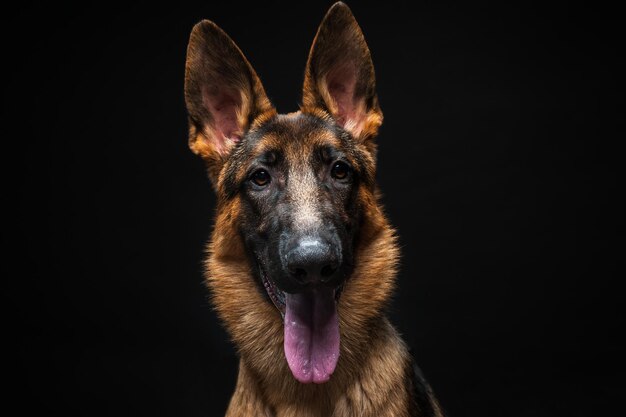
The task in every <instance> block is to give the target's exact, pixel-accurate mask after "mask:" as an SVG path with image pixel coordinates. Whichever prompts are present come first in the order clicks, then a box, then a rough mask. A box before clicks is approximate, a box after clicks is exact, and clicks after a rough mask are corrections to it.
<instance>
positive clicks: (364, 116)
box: [302, 2, 383, 140]
mask: <svg viewBox="0 0 626 417" xmlns="http://www.w3.org/2000/svg"><path fill="white" fill-rule="evenodd" d="M302 101H303V109H302V110H303V111H305V112H306V111H315V109H322V110H325V111H327V112H329V113H330V114H331V115H332V116H333V117H334V119H335V121H336V122H337V123H338V124H339V125H341V126H342V127H343V128H344V129H346V130H347V131H349V132H350V133H351V134H352V136H353V137H354V138H355V139H358V140H365V139H367V138H371V137H374V136H376V133H377V132H378V128H379V126H380V125H381V123H382V120H383V114H382V112H381V110H380V107H379V106H378V98H377V96H376V80H375V76H374V65H373V64H372V57H371V55H370V51H369V48H368V47H367V44H366V43H365V38H364V37H363V32H361V28H360V27H359V25H358V23H357V22H356V20H355V19H354V16H353V15H352V12H351V11H350V9H349V8H348V6H346V5H345V4H344V3H341V2H339V3H335V4H334V5H333V6H332V7H331V8H330V10H329V11H328V13H327V14H326V17H324V20H323V21H322V23H321V25H320V27H319V29H318V31H317V35H316V36H315V39H314V40H313V46H312V47H311V52H310V53H309V60H308V62H307V67H306V72H305V76H304V89H303V100H302Z"/></svg>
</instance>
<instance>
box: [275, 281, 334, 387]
mask: <svg viewBox="0 0 626 417" xmlns="http://www.w3.org/2000/svg"><path fill="white" fill-rule="evenodd" d="M285 296H286V298H285V304H286V308H285V357H286V358H287V363H288V364H289V369H291V373H292V374H293V376H294V377H295V378H296V379H297V380H298V381H300V382H303V383H305V384H306V383H310V382H315V383H316V384H321V383H323V382H326V381H328V380H329V379H330V375H331V374H332V373H333V372H334V371H335V366H336V365H337V359H339V320H338V318H337V308H336V306H335V292H334V291H333V290H330V289H320V290H315V291H310V292H306V293H303V294H285Z"/></svg>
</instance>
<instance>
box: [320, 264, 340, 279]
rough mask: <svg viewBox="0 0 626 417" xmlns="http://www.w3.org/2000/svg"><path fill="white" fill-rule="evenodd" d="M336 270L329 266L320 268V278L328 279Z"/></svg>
mask: <svg viewBox="0 0 626 417" xmlns="http://www.w3.org/2000/svg"><path fill="white" fill-rule="evenodd" d="M336 270H337V268H333V267H332V266H331V265H326V266H325V267H323V268H322V271H321V274H322V277H323V278H328V277H329V276H331V275H332V274H334V273H335V271H336Z"/></svg>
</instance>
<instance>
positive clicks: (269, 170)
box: [185, 3, 382, 383]
mask: <svg viewBox="0 0 626 417" xmlns="http://www.w3.org/2000/svg"><path fill="white" fill-rule="evenodd" d="M185 99H186V103H187V108H188V112H189V122H190V123H189V124H190V141H189V145H190V147H191V149H192V150H193V151H194V152H195V153H196V154H198V155H200V156H201V157H202V158H203V159H204V160H205V161H206V162H207V166H208V170H209V177H210V178H211V181H212V183H213V186H214V188H215V190H216V192H217V194H218V205H219V208H218V212H222V213H224V212H226V213H228V214H227V215H225V216H230V217H229V220H228V221H229V222H230V224H231V225H233V227H234V228H235V229H236V233H235V234H234V236H232V239H236V240H240V241H241V245H240V246H241V248H242V251H243V252H244V253H245V256H246V259H247V262H248V264H249V266H250V269H251V271H252V274H253V275H254V278H255V279H256V282H257V284H258V285H259V288H260V289H261V288H262V290H261V291H264V292H265V293H266V294H267V298H266V299H267V302H268V303H273V304H274V305H275V306H276V307H277V309H278V310H279V311H280V312H281V313H282V314H283V315H284V323H285V333H284V336H285V340H284V343H285V344H284V348H285V354H286V357H287V360H288V363H289V366H290V368H291V370H292V373H293V375H294V376H295V377H296V378H297V379H298V380H300V381H301V382H318V383H319V382H325V381H326V380H328V378H329V377H330V374H332V372H333V370H334V368H335V364H336V362H337V358H338V355H339V327H338V317H337V311H336V303H337V300H338V299H339V296H340V294H341V291H342V288H343V286H344V284H345V283H346V281H347V280H350V279H351V276H352V273H353V271H354V265H355V251H356V246H357V241H358V240H359V239H360V238H362V236H361V234H362V233H363V231H362V229H363V224H364V218H365V217H366V214H365V212H366V211H367V210H369V209H371V207H370V206H371V204H372V201H374V200H375V199H376V197H375V194H376V192H375V190H376V188H375V187H376V186H375V183H374V174H375V152H376V146H375V143H374V137H375V136H376V134H377V131H378V128H379V126H380V124H381V123H382V113H381V110H380V108H379V105H378V100H377V96H376V90H375V77H374V67H373V65H372V59H371V57H370V52H369V49H368V47H367V45H366V43H365V40H364V37H363V34H362V32H361V29H360V28H359V26H358V24H357V23H356V20H355V19H354V17H353V15H352V13H351V12H350V9H349V8H348V7H347V6H345V5H344V4H343V3H337V4H336V5H334V6H333V7H332V8H331V9H330V11H329V12H328V14H327V15H326V17H325V18H324V20H323V22H322V24H321V25H320V27H319V30H318V33H317V36H316V37H315V40H314V42H313V46H312V47H311V51H310V54H309V59H308V63H307V66H306V72H305V80H304V88H303V97H302V103H303V104H302V107H301V109H300V111H299V112H296V113H291V114H287V115H278V114H277V113H276V111H275V110H274V108H273V107H272V105H271V103H270V102H269V100H268V98H267V96H266V94H265V91H264V89H263V86H262V84H261V82H260V80H259V78H258V77H257V75H256V73H255V71H254V70H253V68H252V66H251V65H250V63H249V62H248V61H247V60H246V58H245V57H244V55H243V54H242V52H241V51H240V50H239V48H238V47H237V46H236V45H235V43H234V42H233V41H232V40H231V39H230V38H229V37H228V36H227V35H226V34H225V33H224V32H223V31H222V30H221V29H220V28H219V27H217V26H216V25H215V24H214V23H212V22H210V21H203V22H201V23H199V24H197V25H196V26H195V27H194V29H193V31H192V33H191V38H190V41H189V47H188V52H187V66H186V77H185ZM231 243H232V242H231ZM231 255H232V256H235V254H231ZM263 289H264V290H263Z"/></svg>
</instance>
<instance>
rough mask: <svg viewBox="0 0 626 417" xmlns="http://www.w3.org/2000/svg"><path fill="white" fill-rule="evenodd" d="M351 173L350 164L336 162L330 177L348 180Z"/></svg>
mask: <svg viewBox="0 0 626 417" xmlns="http://www.w3.org/2000/svg"><path fill="white" fill-rule="evenodd" d="M349 173H350V167H349V166H348V164H346V163H344V162H341V161H339V162H335V164H334V165H333V167H332V169H331V170H330V175H332V176H333V178H334V179H336V180H343V179H346V178H347V177H348V174H349Z"/></svg>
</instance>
